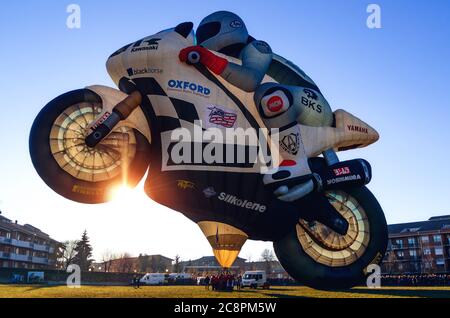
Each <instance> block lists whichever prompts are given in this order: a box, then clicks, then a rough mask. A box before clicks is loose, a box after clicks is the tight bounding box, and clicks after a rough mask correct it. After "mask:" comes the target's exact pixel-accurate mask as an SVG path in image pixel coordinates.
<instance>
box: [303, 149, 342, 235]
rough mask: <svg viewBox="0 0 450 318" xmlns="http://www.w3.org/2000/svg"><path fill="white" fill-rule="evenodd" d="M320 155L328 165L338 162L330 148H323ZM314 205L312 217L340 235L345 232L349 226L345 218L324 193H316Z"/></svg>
mask: <svg viewBox="0 0 450 318" xmlns="http://www.w3.org/2000/svg"><path fill="white" fill-rule="evenodd" d="M322 155H323V157H324V159H325V161H326V163H327V165H328V166H332V165H334V164H336V163H338V162H339V158H338V156H337V154H336V152H335V151H334V150H333V149H331V148H330V149H327V150H325V151H324V152H323V153H322ZM314 205H315V206H316V208H317V210H316V213H314V215H310V217H312V219H315V220H317V221H319V222H320V223H322V224H324V225H326V226H328V227H329V228H331V229H333V230H334V231H335V232H337V233H339V234H341V235H345V234H346V233H347V230H348V226H349V224H348V222H347V220H346V219H345V218H344V217H343V216H342V215H341V214H340V213H339V212H337V211H336V209H335V208H334V206H333V205H332V204H331V203H330V202H329V201H328V199H327V197H326V196H325V195H323V194H320V193H316V194H315V200H314Z"/></svg>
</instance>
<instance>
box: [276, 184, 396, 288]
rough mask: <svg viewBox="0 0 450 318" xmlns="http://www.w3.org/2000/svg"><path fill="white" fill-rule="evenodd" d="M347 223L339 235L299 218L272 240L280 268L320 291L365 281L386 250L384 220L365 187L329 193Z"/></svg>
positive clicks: (374, 200)
mask: <svg viewBox="0 0 450 318" xmlns="http://www.w3.org/2000/svg"><path fill="white" fill-rule="evenodd" d="M325 195H326V196H327V198H328V199H329V201H330V203H331V204H332V205H333V206H334V207H335V208H336V210H337V211H338V212H339V213H340V214H341V215H343V216H344V217H345V218H346V219H347V221H348V222H349V230H348V232H347V234H346V235H339V234H338V233H336V232H334V231H332V230H331V229H329V228H328V227H326V226H324V225H323V224H321V223H319V222H309V223H308V222H306V221H304V220H299V222H298V224H297V225H296V227H295V228H294V229H293V230H292V231H291V232H290V233H289V234H288V235H286V236H285V237H284V238H282V239H281V240H278V241H276V242H274V250H275V254H276V255H277V257H278V259H279V261H280V263H281V265H282V266H283V268H284V269H285V270H286V272H287V273H288V274H289V275H291V276H292V277H293V278H294V279H296V280H298V281H299V282H301V283H304V284H305V285H307V286H309V287H313V288H316V289H347V288H351V287H353V286H356V285H359V284H363V283H365V280H366V279H367V276H368V274H370V273H367V267H368V266H369V265H370V264H380V263H381V260H382V258H383V256H384V253H385V252H386V247H387V240H388V232H387V224H386V219H385V216H384V213H383V210H382V209H381V206H380V205H379V203H378V201H377V200H376V198H375V197H374V196H373V194H372V193H371V192H370V191H369V190H368V189H367V188H366V187H361V188H351V189H346V190H345V191H343V190H339V191H329V192H327V193H326V194H325Z"/></svg>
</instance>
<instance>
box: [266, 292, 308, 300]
mask: <svg viewBox="0 0 450 318" xmlns="http://www.w3.org/2000/svg"><path fill="white" fill-rule="evenodd" d="M264 295H266V296H270V297H276V298H293V299H299V298H310V297H307V296H296V295H285V294H272V293H270V294H269V293H267V294H264Z"/></svg>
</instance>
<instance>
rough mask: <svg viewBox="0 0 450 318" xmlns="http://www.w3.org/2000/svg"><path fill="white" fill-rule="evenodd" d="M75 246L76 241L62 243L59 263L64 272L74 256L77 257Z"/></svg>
mask: <svg viewBox="0 0 450 318" xmlns="http://www.w3.org/2000/svg"><path fill="white" fill-rule="evenodd" d="M77 244H78V241H77V240H72V241H70V240H68V241H64V242H63V243H62V246H61V249H62V253H61V258H60V263H61V265H62V268H64V269H65V270H67V267H69V265H70V264H73V261H74V259H75V256H76V255H77V252H76V250H75V247H76V246H77Z"/></svg>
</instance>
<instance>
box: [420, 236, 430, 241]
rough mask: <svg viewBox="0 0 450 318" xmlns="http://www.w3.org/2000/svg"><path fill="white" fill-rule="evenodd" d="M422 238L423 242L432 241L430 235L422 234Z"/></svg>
mask: <svg viewBox="0 0 450 318" xmlns="http://www.w3.org/2000/svg"><path fill="white" fill-rule="evenodd" d="M420 239H421V240H422V243H428V242H429V241H430V239H429V238H428V236H422V237H421V238H420Z"/></svg>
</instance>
